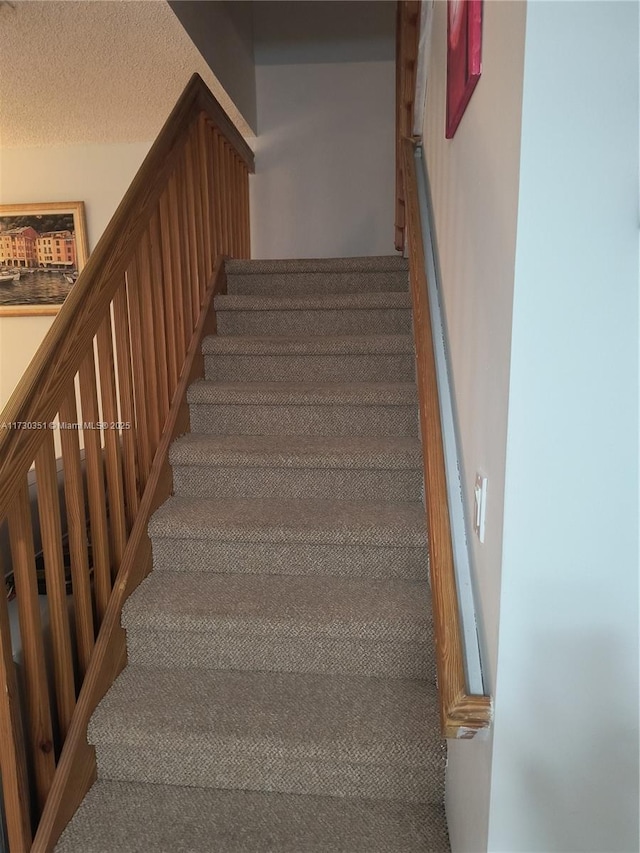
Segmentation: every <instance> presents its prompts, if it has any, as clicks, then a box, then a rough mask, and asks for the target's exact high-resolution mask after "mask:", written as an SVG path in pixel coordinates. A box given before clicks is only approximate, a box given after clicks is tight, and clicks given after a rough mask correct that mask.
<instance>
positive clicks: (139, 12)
mask: <svg viewBox="0 0 640 853" xmlns="http://www.w3.org/2000/svg"><path fill="white" fill-rule="evenodd" d="M0 44H1V48H0V147H3V148H18V147H35V146H50V145H70V144H92V143H117V142H138V141H146V140H151V139H154V138H155V137H156V136H157V134H158V132H159V130H160V128H161V127H162V125H163V123H164V121H165V119H166V118H167V116H168V115H169V113H170V112H171V109H172V108H173V106H174V104H175V102H176V101H177V99H178V97H179V96H180V93H181V91H182V90H183V88H184V87H185V85H186V84H187V82H188V80H189V78H190V77H191V75H192V74H193V72H194V71H197V72H198V73H199V74H200V75H201V77H202V78H203V79H204V81H205V82H206V83H207V85H208V86H209V88H210V89H211V90H212V92H213V93H214V94H215V95H216V97H217V98H218V100H219V101H220V103H221V104H222V106H223V107H224V108H225V109H226V110H227V112H228V113H229V115H230V117H231V118H232V119H233V120H234V121H235V123H236V125H237V126H238V128H239V129H240V131H241V132H243V133H246V134H249V135H253V134H252V131H251V130H250V128H249V127H248V125H247V124H246V122H245V121H244V118H243V117H242V116H241V114H240V113H239V112H238V110H237V109H236V107H235V106H234V104H233V102H232V101H231V100H230V98H229V97H228V95H227V94H226V92H225V91H224V89H223V88H222V86H221V84H220V82H219V81H218V79H217V78H216V77H215V76H214V74H213V72H212V71H211V69H210V68H209V66H208V65H207V63H206V62H205V61H204V59H203V58H202V56H201V54H200V53H199V52H198V50H197V48H196V47H195V46H194V44H193V42H192V41H191V39H190V38H189V36H188V35H187V33H186V32H185V30H184V29H183V27H182V25H181V24H180V22H179V20H178V19H177V17H176V16H175V15H174V13H173V12H172V10H171V8H170V7H169V5H168V3H167V2H165V0H80V1H79V2H78V0H45V1H44V2H39V0H11V2H1V3H0Z"/></svg>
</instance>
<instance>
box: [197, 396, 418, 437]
mask: <svg viewBox="0 0 640 853" xmlns="http://www.w3.org/2000/svg"><path fill="white" fill-rule="evenodd" d="M189 412H190V418H191V431H192V432H201V433H210V434H217V435H318V436H341V435H371V436H387V435H395V436H409V437H416V436H417V435H418V413H417V409H416V406H415V405H407V406H375V405H371V406H348V405H334V406H323V405H309V406H291V405H282V406H265V405H259V404H256V405H227V404H221V405H199V404H194V403H192V404H191V405H190V407H189Z"/></svg>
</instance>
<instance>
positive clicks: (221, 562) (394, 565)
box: [151, 538, 428, 580]
mask: <svg viewBox="0 0 640 853" xmlns="http://www.w3.org/2000/svg"><path fill="white" fill-rule="evenodd" d="M151 541H152V544H153V568H154V570H157V571H168V572H217V573H230V574H236V573H238V574H258V575H269V574H272V575H337V576H341V577H370V578H405V579H407V580H412V579H413V580H426V578H427V569H428V565H427V549H426V547H425V548H387V547H384V548H383V547H369V546H366V545H361V546H355V545H350V546H341V545H310V544H305V543H302V544H287V543H284V544H283V543H278V542H220V541H217V540H215V539H169V538H152V540H151Z"/></svg>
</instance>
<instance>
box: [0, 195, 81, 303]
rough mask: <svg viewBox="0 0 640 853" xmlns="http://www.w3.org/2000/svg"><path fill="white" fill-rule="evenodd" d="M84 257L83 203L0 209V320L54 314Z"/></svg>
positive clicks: (9, 205) (2, 206)
mask: <svg viewBox="0 0 640 853" xmlns="http://www.w3.org/2000/svg"><path fill="white" fill-rule="evenodd" d="M88 255H89V250H88V243H87V227H86V220H85V210H84V202H82V201H67V202H50V203H49V202H43V203H34V204H0V317H7V316H9V317H11V316H13V317H22V316H29V315H40V316H42V315H55V314H57V313H58V311H59V310H60V307H61V306H62V304H63V302H64V300H65V298H66V297H67V295H68V294H69V292H70V290H71V288H72V287H73V285H74V284H75V280H76V278H77V276H78V274H79V273H80V271H81V270H82V268H83V267H84V265H85V264H86V262H87V258H88Z"/></svg>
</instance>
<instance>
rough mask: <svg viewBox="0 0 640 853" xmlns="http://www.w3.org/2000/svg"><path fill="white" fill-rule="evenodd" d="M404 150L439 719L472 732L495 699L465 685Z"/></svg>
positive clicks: (457, 730)
mask: <svg viewBox="0 0 640 853" xmlns="http://www.w3.org/2000/svg"><path fill="white" fill-rule="evenodd" d="M401 153H402V174H403V178H404V197H405V211H406V221H405V228H406V234H407V237H408V246H409V270H410V281H411V296H412V304H413V328H414V339H415V347H416V377H417V384H418V400H419V407H420V429H421V435H422V453H423V461H424V479H425V507H426V513H427V528H428V533H429V546H428V547H429V572H430V577H431V595H432V600H433V619H434V635H435V645H436V669H437V673H438V695H439V700H440V723H441V728H442V733H443V735H444V736H445V737H448V738H461V737H463V738H468V737H473V736H474V734H475V733H476V732H477V731H478V730H479V729H481V728H485V727H486V726H488V725H489V723H490V719H491V699H490V697H489V696H483V695H475V694H468V693H467V687H466V680H465V670H464V650H463V640H462V629H461V623H460V613H459V607H458V593H457V588H456V574H455V566H454V558H453V546H452V538H451V522H450V518H449V501H448V497H447V479H446V471H445V457H444V444H443V437H442V423H441V419H440V398H439V392H438V380H437V374H436V363H435V355H434V348H433V328H432V323H431V310H430V308H429V299H428V295H427V277H426V272H425V256H424V247H423V242H422V223H421V217H420V207H419V203H418V185H417V178H416V164H415V159H414V144H413V141H412V140H410V139H404V140H403V141H402V146H401Z"/></svg>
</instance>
